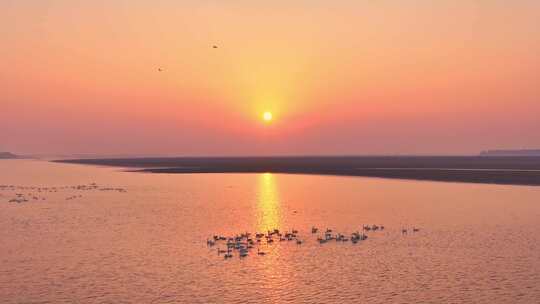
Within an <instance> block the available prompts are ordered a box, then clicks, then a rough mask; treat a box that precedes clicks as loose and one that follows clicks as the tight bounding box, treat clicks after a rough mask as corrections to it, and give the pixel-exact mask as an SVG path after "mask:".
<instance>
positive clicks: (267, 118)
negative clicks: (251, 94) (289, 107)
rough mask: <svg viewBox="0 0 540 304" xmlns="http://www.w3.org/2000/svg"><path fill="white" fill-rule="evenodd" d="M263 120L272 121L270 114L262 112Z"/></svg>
mask: <svg viewBox="0 0 540 304" xmlns="http://www.w3.org/2000/svg"><path fill="white" fill-rule="evenodd" d="M263 120H264V121H266V122H270V121H272V112H264V113H263Z"/></svg>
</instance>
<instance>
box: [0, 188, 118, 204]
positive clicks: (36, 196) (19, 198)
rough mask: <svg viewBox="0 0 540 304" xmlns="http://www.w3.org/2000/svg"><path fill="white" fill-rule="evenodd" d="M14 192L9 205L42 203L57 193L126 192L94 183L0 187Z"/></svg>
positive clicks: (76, 195) (71, 197)
mask: <svg viewBox="0 0 540 304" xmlns="http://www.w3.org/2000/svg"><path fill="white" fill-rule="evenodd" d="M4 191H6V192H16V193H14V197H11V198H10V199H9V200H8V202H9V203H19V204H20V203H26V202H30V201H44V200H46V199H47V197H46V194H50V193H58V192H62V191H115V192H127V190H126V189H124V188H119V187H103V186H99V185H98V184H96V183H91V184H87V185H75V186H59V187H56V186H55V187H36V186H17V185H0V192H4ZM77 198H82V194H75V195H70V196H67V197H65V200H68V201H69V200H74V199H77Z"/></svg>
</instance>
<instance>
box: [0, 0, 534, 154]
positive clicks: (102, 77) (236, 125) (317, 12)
mask: <svg viewBox="0 0 540 304" xmlns="http://www.w3.org/2000/svg"><path fill="white" fill-rule="evenodd" d="M81 2H83V1H68V0H39V1H38V0H35V1H31V0H25V1H20V0H4V1H1V2H0V41H1V44H2V45H1V47H0V58H2V60H1V61H0V135H1V136H0V150H7V151H13V152H18V153H102V154H168V155H222V154H223V155H233V154H234V155H246V154H250V155H256V154H468V153H477V152H479V151H480V150H482V149H490V148H529V147H530V148H533V147H534V148H539V147H540V136H539V135H538V134H540V118H539V117H540V88H539V85H538V84H539V83H540V57H539V55H538V54H540V1H535V0H521V1H520V0H517V1H503V0H476V1H472V0H471V1H459V0H454V1H450V0H448V1H444V0H441V1H432V0H410V1H405V0H392V1H391V0H380V1H358V0H354V1H353V0H342V1H337V0H336V1H322V0H297V1H281V0H278V1H253V0H251V1H247V0H235V1H222V0H214V1H206V0H184V1H173V0H157V1H137V0H130V1H128V0H124V1H120V0H116V1H105V0H100V1H84V3H83V4H81ZM266 2H268V3H266ZM214 44H215V45H218V46H219V48H218V49H213V48H212V45H214ZM158 68H162V69H163V71H162V72H159V71H158ZM264 111H271V112H272V113H273V115H274V120H273V122H272V123H270V124H265V123H264V122H263V121H262V120H261V115H262V113H263V112H264Z"/></svg>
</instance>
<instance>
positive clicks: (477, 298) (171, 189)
mask: <svg viewBox="0 0 540 304" xmlns="http://www.w3.org/2000/svg"><path fill="white" fill-rule="evenodd" d="M90 183H96V184H97V185H98V186H99V188H100V189H102V190H103V189H104V188H122V189H125V190H126V192H120V191H114V190H111V191H109V190H107V191H102V190H99V189H91V190H80V189H79V190H78V189H73V188H66V189H64V188H57V192H46V191H43V192H37V190H35V189H24V190H20V189H19V190H17V189H16V190H13V189H11V188H9V187H5V186H9V185H14V186H28V187H62V186H76V185H82V184H84V185H88V184H90ZM0 185H4V187H3V188H0V241H1V243H0V302H2V303H360V302H362V303H420V302H422V303H492V304H493V303H538V302H539V301H540V300H539V299H540V188H539V187H525V186H500V185H478V184H460V183H437V182H416V181H401V180H388V179H374V178H360V177H332V176H303V175H280V174H201V175H168V174H143V173H131V172H123V171H120V170H118V169H117V168H106V167H90V166H80V165H67V164H56V163H48V162H44V161H29V160H13V161H12V160H2V161H0ZM17 193H20V194H23V196H25V197H29V198H31V197H32V196H36V197H37V198H38V199H37V200H36V199H32V198H31V199H30V200H29V201H28V202H23V203H13V202H11V203H10V202H8V201H9V200H11V199H13V198H15V197H16V194H17ZM362 224H383V225H385V226H386V229H385V230H384V231H379V232H371V233H370V234H369V236H370V238H369V239H368V240H366V241H364V242H362V243H359V244H356V245H353V244H351V243H350V242H349V243H337V242H330V243H328V244H325V245H320V244H318V243H317V242H316V240H315V237H316V236H314V235H311V233H310V229H311V226H313V225H315V226H317V227H320V228H326V227H329V228H333V229H334V230H335V231H338V232H342V233H347V234H350V233H351V232H353V231H356V230H359V229H360V228H361V226H362ZM413 226H417V227H420V228H421V230H420V231H419V232H417V233H414V234H413V233H409V234H407V235H402V233H401V229H402V228H403V227H406V228H411V227H413ZM273 228H278V229H281V230H287V229H289V230H290V229H293V228H295V229H297V230H299V231H300V235H301V237H302V239H304V240H305V243H304V244H303V245H296V244H295V243H293V242H278V243H275V244H273V245H266V244H265V245H262V246H261V249H263V250H264V251H266V252H267V255H266V256H258V255H256V254H251V255H250V256H248V257H247V258H245V259H239V258H238V257H237V256H235V257H234V258H232V259H230V260H224V259H223V258H222V257H221V256H218V255H217V253H216V247H214V248H208V247H207V245H206V239H207V238H208V237H210V236H212V235H214V234H224V235H230V234H236V233H240V232H245V231H250V232H255V231H266V230H268V229H273Z"/></svg>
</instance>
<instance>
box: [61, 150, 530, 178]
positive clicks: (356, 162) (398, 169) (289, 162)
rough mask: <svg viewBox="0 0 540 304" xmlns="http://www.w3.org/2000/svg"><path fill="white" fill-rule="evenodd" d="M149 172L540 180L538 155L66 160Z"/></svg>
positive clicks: (64, 161) (66, 161) (63, 161)
mask: <svg viewBox="0 0 540 304" xmlns="http://www.w3.org/2000/svg"><path fill="white" fill-rule="evenodd" d="M56 162H62V163H74V164H87V165H104V166H116V167H126V168H133V169H134V170H136V171H140V172H150V173H178V174H186V173H264V172H272V173H290V174H321V175H342V176H367V177H381V178H400V179H413V180H432V181H448V182H468V183H489V184H510V185H540V157H486V156H295V157H171V158H122V159H68V160H57V161H56Z"/></svg>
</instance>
